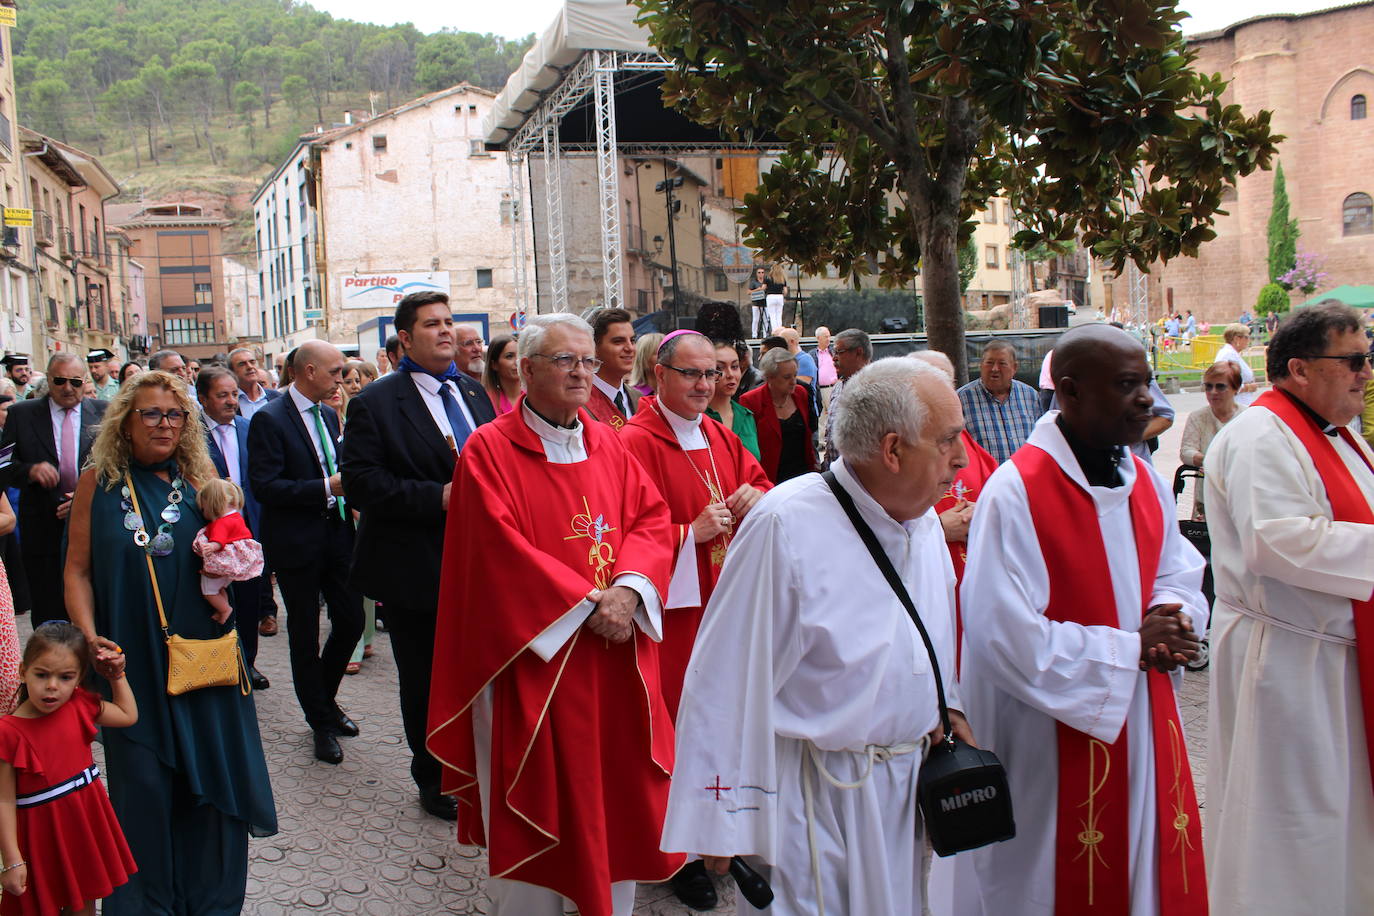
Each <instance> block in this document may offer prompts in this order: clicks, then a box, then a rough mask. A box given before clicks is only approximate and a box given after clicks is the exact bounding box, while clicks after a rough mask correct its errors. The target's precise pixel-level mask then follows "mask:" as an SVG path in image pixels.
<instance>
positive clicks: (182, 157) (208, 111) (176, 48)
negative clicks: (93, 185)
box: [13, 0, 534, 200]
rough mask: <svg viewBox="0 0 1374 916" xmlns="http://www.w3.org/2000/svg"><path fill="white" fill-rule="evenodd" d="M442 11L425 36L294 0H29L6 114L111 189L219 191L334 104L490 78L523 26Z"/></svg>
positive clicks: (241, 187) (521, 44) (332, 114)
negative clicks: (501, 30) (52, 141)
mask: <svg viewBox="0 0 1374 916" xmlns="http://www.w3.org/2000/svg"><path fill="white" fill-rule="evenodd" d="M456 6H458V7H461V5H456ZM454 17H455V23H454V27H453V29H446V30H444V31H440V32H435V33H433V34H430V35H425V34H423V33H421V32H420V31H418V30H417V29H415V28H414V26H411V25H409V24H405V25H399V26H391V27H384V26H378V25H372V24H367V23H359V22H354V21H352V20H347V19H336V18H334V17H333V16H331V15H329V14H328V13H323V12H319V11H317V10H315V9H314V8H313V7H311V6H310V5H308V4H305V3H296V2H293V0H118V2H116V0H30V2H26V3H25V4H24V5H23V6H22V8H21V9H20V12H19V27H18V29H17V30H15V33H14V49H13V50H14V76H15V86H16V91H17V96H18V97H17V99H16V104H17V107H18V111H19V121H20V123H22V124H25V125H27V126H30V127H33V128H34V129H35V130H39V131H42V132H43V133H46V134H48V135H50V136H54V137H57V138H58V139H60V140H63V141H65V142H67V143H71V144H73V145H75V146H78V147H81V148H83V149H86V150H88V151H90V152H92V153H95V154H96V155H98V156H99V157H100V158H101V161H102V162H103V163H104V164H105V165H106V167H107V168H108V169H109V171H110V172H111V174H113V175H114V176H115V178H116V179H117V180H118V181H119V182H120V184H121V186H123V187H124V189H125V190H124V195H123V198H124V199H126V200H138V199H140V198H148V199H151V198H155V197H158V196H161V195H163V194H165V193H169V192H186V191H195V192H205V193H207V194H212V195H224V196H225V197H233V196H234V195H241V194H243V193H245V191H247V192H251V191H252V190H253V188H255V187H256V186H257V184H258V182H259V181H261V179H262V178H263V177H264V176H265V175H266V174H267V173H268V172H269V171H270V170H271V168H272V167H273V166H275V165H276V164H277V163H278V162H279V161H280V160H281V159H282V158H283V157H284V156H286V154H287V153H289V152H290V150H291V148H292V146H293V145H294V143H295V141H296V138H297V137H298V136H299V135H300V134H302V133H304V132H306V131H308V130H310V129H311V128H313V127H314V126H315V125H316V124H323V125H325V126H328V125H330V124H332V123H336V122H338V121H340V120H342V113H343V111H344V110H345V109H353V110H362V111H369V110H377V111H381V110H385V109H387V108H391V107H393V106H395V105H399V104H401V103H402V102H404V101H406V100H407V99H410V98H413V97H415V96H417V95H422V94H424V93H426V92H432V91H434V90H437V89H442V88H444V87H446V86H451V85H453V84H455V83H458V82H462V81H465V80H466V81H468V82H472V83H474V84H476V85H479V86H485V87H487V88H491V89H495V88H499V87H500V86H501V85H502V84H504V82H505V79H506V76H507V75H508V74H509V73H510V72H511V70H513V69H514V68H515V67H516V66H517V65H518V64H519V62H520V59H521V57H523V56H524V53H525V51H526V50H528V48H529V46H530V44H532V43H533V40H534V36H533V35H529V36H527V37H525V38H523V39H520V40H517V41H508V40H506V39H503V38H500V37H498V36H494V35H479V34H476V33H472V32H462V31H458V29H460V28H461V25H462V23H461V22H459V21H456V20H458V19H459V18H461V13H459V12H456V11H455V13H454Z"/></svg>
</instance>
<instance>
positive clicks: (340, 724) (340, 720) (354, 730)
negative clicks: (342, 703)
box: [334, 707, 358, 738]
mask: <svg viewBox="0 0 1374 916" xmlns="http://www.w3.org/2000/svg"><path fill="white" fill-rule="evenodd" d="M334 715H335V719H334V731H335V733H337V734H339V735H342V736H343V737H345V738H356V737H358V723H357V722H354V721H353V720H352V719H350V718H349V717H348V716H347V715H345V714H344V711H343V710H342V709H339V708H337V707H336V708H335V709H334Z"/></svg>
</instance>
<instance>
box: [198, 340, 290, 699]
mask: <svg viewBox="0 0 1374 916" xmlns="http://www.w3.org/2000/svg"><path fill="white" fill-rule="evenodd" d="M238 390H239V386H238V381H237V380H236V379H235V378H234V373H232V372H230V371H229V370H228V369H225V368H224V367H223V366H206V367H205V368H204V369H201V370H200V373H199V374H198V375H197V376H196V397H197V398H199V399H200V406H201V415H200V418H201V420H202V421H203V422H204V424H205V443H206V445H207V446H209V449H210V460H211V461H213V462H214V463H215V470H216V471H218V472H219V476H221V477H223V478H225V479H226V480H231V481H233V482H234V483H236V484H238V486H239V487H240V488H241V489H242V490H243V518H244V520H245V521H246V522H248V530H249V531H251V532H252V533H253V537H255V538H257V539H259V540H261V539H262V535H261V533H260V532H261V527H262V525H261V522H262V517H261V516H262V512H261V509H260V508H259V507H258V501H257V500H256V499H254V498H253V488H252V487H251V486H249V484H248V421H247V420H245V419H244V418H243V417H241V416H239V415H238V406H239V402H238ZM206 521H207V522H208V521H211V519H206ZM271 587H272V584H271V580H270V579H268V578H267V577H266V575H261V576H257V577H256V578H253V579H249V580H247V581H245V582H234V583H231V585H230V588H229V592H230V596H231V598H232V599H233V605H234V625H235V626H236V627H237V628H238V632H239V643H240V644H241V645H242V646H243V657H244V660H245V661H247V662H248V673H249V676H250V677H251V678H252V681H253V687H254V688H255V689H257V690H266V689H267V688H268V687H271V686H272V684H271V682H270V681H268V680H267V678H266V677H264V676H263V674H262V672H260V671H258V669H257V662H258V611H259V610H260V608H261V607H262V597H261V590H262V589H264V588H271Z"/></svg>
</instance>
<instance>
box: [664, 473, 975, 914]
mask: <svg viewBox="0 0 1374 916" xmlns="http://www.w3.org/2000/svg"><path fill="white" fill-rule="evenodd" d="M832 469H833V470H834V472H835V475H836V477H837V479H838V480H839V482H840V483H841V485H842V486H843V487H844V488H845V490H846V491H847V492H848V493H849V494H850V495H851V496H852V497H853V499H854V502H855V504H856V506H857V507H858V509H859V512H860V513H861V515H862V516H863V518H864V519H865V520H866V521H867V522H868V523H869V525H870V526H871V527H872V528H873V530H874V532H875V533H876V535H877V537H878V540H879V542H880V543H881V544H882V546H883V548H884V550H885V551H886V553H887V555H888V557H889V558H890V559H891V560H892V563H893V565H894V566H895V567H896V569H897V571H898V573H899V574H900V575H901V577H902V581H903V582H905V583H906V586H907V589H908V591H909V592H910V594H911V597H912V600H913V601H914V602H915V604H916V606H917V608H918V610H919V611H920V613H921V617H922V620H923V621H924V623H925V625H926V628H927V630H928V631H929V633H930V637H931V640H932V641H933V643H934V645H935V647H936V653H937V658H938V659H939V662H940V667H941V670H942V671H943V672H946V673H948V672H953V670H954V569H953V567H952V566H951V564H950V560H949V551H948V550H947V549H946V548H945V544H944V535H943V532H942V530H941V527H940V521H939V519H938V518H937V517H936V516H935V514H934V513H933V512H927V513H926V514H925V515H924V516H922V517H920V518H918V519H915V520H913V521H910V522H907V523H905V524H899V523H898V522H896V521H895V520H893V519H892V518H891V516H889V515H888V514H887V513H886V512H885V511H884V510H883V509H882V507H881V506H879V505H878V503H877V502H876V501H875V500H874V499H873V498H872V497H871V496H870V495H868V493H867V492H866V491H864V489H863V488H862V486H860V485H859V484H858V483H857V481H856V480H855V479H854V477H853V476H852V475H851V474H850V472H849V470H848V469H847V468H846V467H845V465H844V462H843V461H839V460H837V461H836V462H835V464H834V465H832ZM946 676H947V680H946V691H947V693H948V699H949V703H950V706H951V707H953V708H960V704H959V700H958V696H957V690H956V689H955V687H954V685H953V684H952V683H951V682H950V679H948V674H947V675H946ZM938 720H939V714H938V706H937V703H936V695H935V679H934V677H933V675H932V672H931V666H930V661H929V657H928V655H927V653H926V649H925V645H924V643H923V642H922V641H921V636H920V634H919V633H918V632H917V630H916V627H915V626H914V625H913V624H912V623H911V620H910V618H909V617H908V616H907V613H906V611H905V609H904V608H903V607H902V605H901V603H900V602H899V601H898V599H897V597H896V596H895V595H894V594H893V593H892V590H891V588H890V587H889V586H888V584H887V581H886V580H885V579H884V578H883V577H882V574H881V573H880V572H879V571H878V567H877V566H876V564H875V563H874V562H873V559H872V557H871V556H870V555H869V553H868V551H867V549H866V548H865V547H864V545H863V542H862V541H860V540H859V536H858V534H857V533H856V532H855V531H854V529H853V527H852V526H851V524H850V522H849V519H848V517H847V516H846V515H845V514H844V510H843V509H841V508H840V505H839V503H838V502H837V501H836V500H835V497H834V495H833V494H832V493H831V492H830V489H829V488H828V487H827V486H826V483H825V481H824V480H823V479H822V478H821V477H820V475H818V474H807V475H804V476H802V477H798V478H795V479H793V480H790V481H787V482H786V483H784V484H782V485H780V486H778V487H777V488H775V489H774V490H772V491H771V492H769V493H768V494H766V495H765V496H764V497H763V499H762V500H761V501H760V502H759V503H758V505H756V506H755V507H754V508H753V509H752V510H751V511H750V512H749V515H748V516H747V517H746V518H745V520H744V523H743V524H742V525H741V526H740V530H739V533H738V534H737V535H736V537H735V539H734V541H733V543H732V544H731V546H730V553H729V555H728V556H727V557H726V560H725V567H724V569H723V570H722V571H721V577H720V582H719V583H718V584H717V585H716V589H715V592H714V593H713V594H712V596H711V600H710V603H709V604H708V605H707V608H706V616H705V619H704V621H703V622H702V625H701V630H700V631H699V632H698V634H697V640H696V646H695V648H694V650H693V652H692V659H691V663H690V665H689V667H688V670H687V677H686V682H685V684H684V687H683V694H682V705H681V707H680V708H679V710H678V719H677V766H676V768H675V770H674V773H673V783H672V789H671V792H670V794H669V798H668V816H667V820H666V823H665V826H664V832H663V844H662V845H663V849H665V850H669V851H677V852H690V853H706V854H710V855H753V856H758V857H759V858H761V859H762V860H763V861H764V862H766V863H768V864H770V865H771V866H772V868H771V874H770V880H771V883H772V885H773V890H774V893H775V895H776V899H775V901H774V903H773V906H772V907H771V909H770V910H769V912H771V913H774V914H777V916H802V914H806V916H814V914H817V913H819V912H821V909H820V907H819V906H818V905H817V899H816V896H817V895H816V880H815V873H813V871H812V866H811V846H810V843H809V841H808V836H809V835H814V837H815V841H816V848H817V852H818V854H819V860H820V885H821V887H822V888H823V892H822V893H823V897H824V913H825V916H875V914H883V916H917V914H919V913H920V912H921V908H922V896H923V894H922V879H921V874H922V869H921V864H922V847H923V839H922V836H923V831H922V827H921V823H920V817H919V815H918V814H917V810H916V776H917V772H918V771H919V768H920V761H921V750H922V748H921V747H920V743H921V742H922V739H923V738H924V737H925V736H926V735H927V734H928V733H929V732H930V731H932V730H933V729H934V728H935V727H936V724H937V722H938ZM903 745H905V746H906V747H908V748H910V747H912V746H916V747H915V749H914V750H910V751H908V752H905V753H898V754H897V755H895V756H892V757H891V758H890V759H887V760H883V759H881V758H882V757H883V756H885V755H884V754H882V753H881V752H879V753H877V755H876V756H877V758H878V759H875V760H873V761H872V762H871V763H870V755H869V754H867V753H865V751H866V748H868V747H870V746H881V747H893V746H903ZM813 751H814V754H815V759H816V760H818V761H819V763H820V764H821V765H822V766H823V767H824V768H825V769H826V770H827V771H828V772H829V774H830V775H831V776H832V777H834V779H835V780H837V781H841V782H850V783H852V782H860V783H861V785H859V786H858V787H856V788H848V789H844V788H838V787H836V786H834V785H832V784H831V783H829V782H827V781H826V780H825V779H824V777H823V776H821V775H818V772H817V769H816V767H815V766H814V764H813V762H812V759H813V758H812V756H811V755H812V753H813ZM870 767H871V771H870ZM866 772H867V775H866V776H865V773H866ZM804 782H805V783H806V784H808V785H809V786H810V789H811V791H812V793H813V803H814V804H813V812H814V818H813V819H812V821H811V828H812V829H811V830H810V831H808V819H807V816H806V804H805V794H804ZM739 906H740V912H741V913H747V912H753V910H751V909H749V905H748V904H747V903H746V902H745V901H744V900H743V899H742V898H741V900H740V904H739Z"/></svg>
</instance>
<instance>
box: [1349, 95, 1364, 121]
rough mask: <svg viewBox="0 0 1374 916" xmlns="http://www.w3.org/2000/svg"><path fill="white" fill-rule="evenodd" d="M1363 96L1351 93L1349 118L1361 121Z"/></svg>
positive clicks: (1362, 117)
mask: <svg viewBox="0 0 1374 916" xmlns="http://www.w3.org/2000/svg"><path fill="white" fill-rule="evenodd" d="M1365 108H1366V103H1365V98H1364V96H1362V95H1352V96H1351V97H1350V120H1352V121H1363V120H1364V115H1365Z"/></svg>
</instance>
